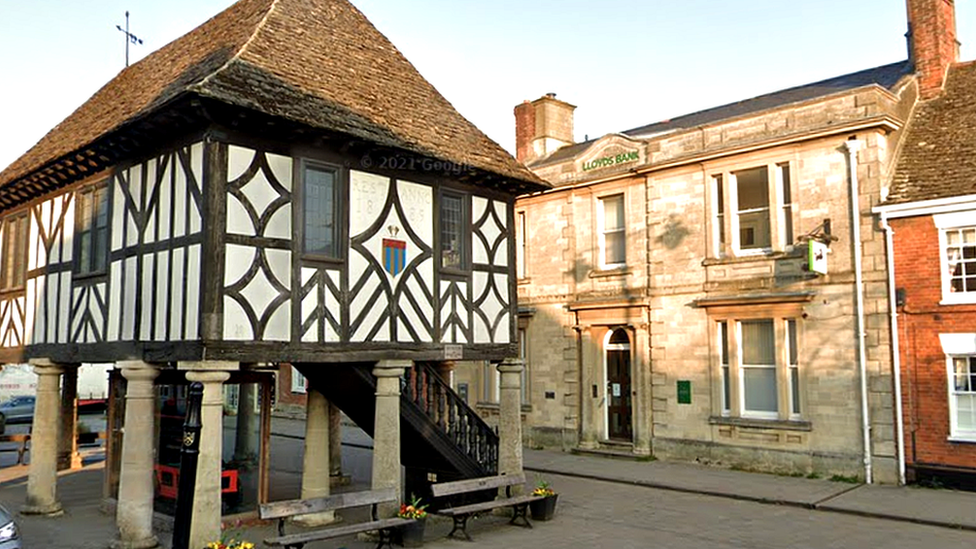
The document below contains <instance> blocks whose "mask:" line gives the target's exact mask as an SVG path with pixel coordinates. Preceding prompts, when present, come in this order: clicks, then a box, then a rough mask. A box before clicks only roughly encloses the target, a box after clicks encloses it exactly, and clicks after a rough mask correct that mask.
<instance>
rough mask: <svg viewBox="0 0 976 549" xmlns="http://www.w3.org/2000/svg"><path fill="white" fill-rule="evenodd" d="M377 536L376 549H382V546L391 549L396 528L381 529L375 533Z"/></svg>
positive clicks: (395, 536) (395, 535)
mask: <svg viewBox="0 0 976 549" xmlns="http://www.w3.org/2000/svg"><path fill="white" fill-rule="evenodd" d="M377 533H378V534H379V538H380V539H379V541H378V542H377V543H376V549H383V546H384V545H385V546H387V547H389V548H390V549H393V542H394V540H396V538H397V529H396V528H382V529H380V530H379V532H377Z"/></svg>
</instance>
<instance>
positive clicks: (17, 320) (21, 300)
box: [14, 296, 28, 345]
mask: <svg viewBox="0 0 976 549" xmlns="http://www.w3.org/2000/svg"><path fill="white" fill-rule="evenodd" d="M26 301H27V297H26V296H20V297H18V298H17V299H16V302H17V306H18V307H19V310H20V311H25V312H26V307H27V303H26ZM14 324H15V325H16V326H17V335H18V336H19V340H20V341H19V345H24V344H25V342H26V341H27V335H28V334H27V330H26V329H25V326H24V318H23V317H21V316H20V314H19V313H17V309H15V310H14Z"/></svg>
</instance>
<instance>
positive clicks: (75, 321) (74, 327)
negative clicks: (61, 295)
mask: <svg viewBox="0 0 976 549" xmlns="http://www.w3.org/2000/svg"><path fill="white" fill-rule="evenodd" d="M83 291H84V289H83V288H74V289H73V291H72V293H71V302H72V303H77V302H78V298H79V297H81V296H82V292H83ZM87 305H88V304H87V303H82V304H81V305H80V306H79V308H78V312H77V313H76V314H74V315H72V319H71V332H70V334H71V337H72V338H73V339H74V338H75V334H76V333H77V332H78V328H79V327H80V326H81V319H82V318H83V317H84V315H85V308H86V307H87ZM78 338H79V339H81V341H77V342H79V343H84V340H83V339H82V338H84V334H79V335H78Z"/></svg>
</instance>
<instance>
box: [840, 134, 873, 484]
mask: <svg viewBox="0 0 976 549" xmlns="http://www.w3.org/2000/svg"><path fill="white" fill-rule="evenodd" d="M861 145H862V143H861V142H860V141H857V140H856V139H850V140H848V141H845V142H844V148H846V149H847V156H848V159H849V160H850V162H849V163H848V166H849V170H850V182H851V241H852V242H851V245H852V246H853V248H854V297H855V300H856V308H857V367H858V373H859V374H860V377H861V431H862V434H863V438H864V480H865V482H867V483H868V484H872V483H873V482H874V474H873V470H872V462H871V416H870V410H869V407H868V376H867V357H866V356H865V351H864V280H863V277H862V272H861V271H862V269H863V265H862V260H861V209H860V205H859V193H860V189H859V187H858V182H857V151H859V150H860V149H861Z"/></svg>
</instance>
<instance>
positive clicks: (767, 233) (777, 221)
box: [712, 162, 794, 256]
mask: <svg viewBox="0 0 976 549" xmlns="http://www.w3.org/2000/svg"><path fill="white" fill-rule="evenodd" d="M712 197H713V200H712V239H713V246H714V248H715V253H714V254H713V255H716V256H721V255H727V254H728V253H729V252H731V253H732V254H734V255H752V254H761V253H768V252H771V251H773V250H774V249H782V248H785V247H786V246H789V245H791V244H792V243H793V210H794V204H793V198H792V197H793V192H792V178H791V177H790V164H789V163H788V162H784V163H779V164H769V165H764V166H756V167H753V168H747V169H743V170H736V171H731V172H727V173H719V174H714V175H712ZM729 237H730V238H729ZM728 248H731V249H728Z"/></svg>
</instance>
